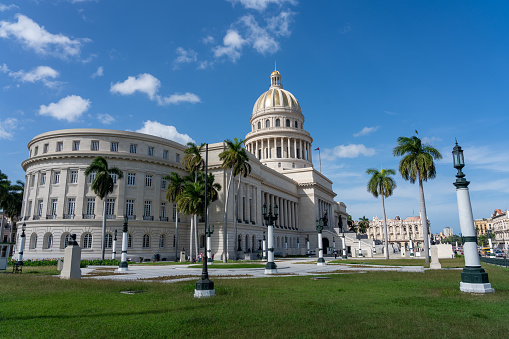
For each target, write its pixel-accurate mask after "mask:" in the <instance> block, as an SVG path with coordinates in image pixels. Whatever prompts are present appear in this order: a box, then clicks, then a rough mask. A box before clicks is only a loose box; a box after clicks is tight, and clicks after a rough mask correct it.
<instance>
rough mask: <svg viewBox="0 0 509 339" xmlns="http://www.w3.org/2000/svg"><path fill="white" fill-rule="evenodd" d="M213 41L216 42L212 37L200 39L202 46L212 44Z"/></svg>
mask: <svg viewBox="0 0 509 339" xmlns="http://www.w3.org/2000/svg"><path fill="white" fill-rule="evenodd" d="M215 41H216V40H215V39H214V37H213V36H212V35H207V36H206V37H204V38H203V39H201V42H203V43H204V44H213V43H214V42H215Z"/></svg>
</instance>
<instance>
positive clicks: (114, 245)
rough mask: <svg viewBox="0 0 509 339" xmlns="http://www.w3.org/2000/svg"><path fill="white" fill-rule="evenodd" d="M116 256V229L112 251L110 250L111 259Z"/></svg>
mask: <svg viewBox="0 0 509 339" xmlns="http://www.w3.org/2000/svg"><path fill="white" fill-rule="evenodd" d="M116 258H117V230H115V237H114V238H113V251H112V252H111V259H112V260H115V259H116Z"/></svg>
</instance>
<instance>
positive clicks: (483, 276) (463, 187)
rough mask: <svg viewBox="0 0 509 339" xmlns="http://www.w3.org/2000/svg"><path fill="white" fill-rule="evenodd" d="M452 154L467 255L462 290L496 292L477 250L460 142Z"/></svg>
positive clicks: (461, 284)
mask: <svg viewBox="0 0 509 339" xmlns="http://www.w3.org/2000/svg"><path fill="white" fill-rule="evenodd" d="M452 155H453V157H452V158H453V163H454V168H456V169H457V170H458V173H457V174H456V182H454V186H456V197H457V199H458V213H459V219H460V228H461V233H463V253H464V255H465V267H464V268H463V271H462V272H461V282H460V291H462V292H469V293H490V292H495V290H494V289H493V288H491V284H490V283H489V280H488V273H486V272H485V271H484V269H483V268H482V267H481V261H480V260H479V253H478V252H477V236H476V233H475V227H474V217H473V215H472V205H471V204H470V194H469V192H468V184H470V182H468V181H467V180H466V179H465V174H463V172H462V171H461V169H462V168H463V167H464V166H465V159H464V157H463V150H462V149H461V147H460V146H458V142H456V146H454V148H453V151H452Z"/></svg>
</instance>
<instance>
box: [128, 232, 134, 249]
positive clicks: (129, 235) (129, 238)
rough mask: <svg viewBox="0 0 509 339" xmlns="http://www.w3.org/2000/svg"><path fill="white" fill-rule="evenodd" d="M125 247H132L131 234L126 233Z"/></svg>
mask: <svg viewBox="0 0 509 339" xmlns="http://www.w3.org/2000/svg"><path fill="white" fill-rule="evenodd" d="M127 248H133V236H132V235H131V234H127Z"/></svg>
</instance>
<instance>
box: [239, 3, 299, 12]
mask: <svg viewBox="0 0 509 339" xmlns="http://www.w3.org/2000/svg"><path fill="white" fill-rule="evenodd" d="M229 1H230V2H231V3H232V4H234V5H235V4H237V3H240V4H241V5H242V6H244V7H245V8H247V9H254V10H257V11H260V12H262V11H264V10H265V9H266V8H267V6H268V5H270V4H275V5H278V6H281V5H283V4H284V3H285V2H288V3H291V4H292V5H296V4H297V1H296V0H229Z"/></svg>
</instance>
